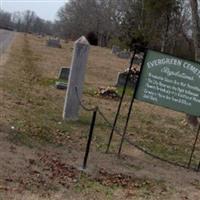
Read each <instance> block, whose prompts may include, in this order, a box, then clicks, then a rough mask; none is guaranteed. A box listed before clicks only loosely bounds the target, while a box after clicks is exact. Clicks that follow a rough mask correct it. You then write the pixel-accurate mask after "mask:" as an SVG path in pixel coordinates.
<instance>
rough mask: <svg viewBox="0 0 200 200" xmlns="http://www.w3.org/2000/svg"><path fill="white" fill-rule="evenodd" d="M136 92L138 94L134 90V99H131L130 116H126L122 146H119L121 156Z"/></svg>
mask: <svg viewBox="0 0 200 200" xmlns="http://www.w3.org/2000/svg"><path fill="white" fill-rule="evenodd" d="M135 94H136V92H133V96H132V99H131V104H130V106H129V111H128V116H127V118H126V124H125V127H124V132H123V135H122V139H121V142H120V146H119V151H118V156H120V153H121V150H122V145H123V142H124V138H125V135H126V131H127V127H128V122H129V119H130V116H131V111H132V107H133V102H134V100H135Z"/></svg>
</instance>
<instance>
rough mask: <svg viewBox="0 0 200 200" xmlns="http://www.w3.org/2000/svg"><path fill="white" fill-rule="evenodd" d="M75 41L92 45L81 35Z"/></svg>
mask: <svg viewBox="0 0 200 200" xmlns="http://www.w3.org/2000/svg"><path fill="white" fill-rule="evenodd" d="M75 43H79V44H85V45H90V43H89V42H88V40H87V39H86V37H85V36H81V37H80V38H79V39H78V40H76V42H75Z"/></svg>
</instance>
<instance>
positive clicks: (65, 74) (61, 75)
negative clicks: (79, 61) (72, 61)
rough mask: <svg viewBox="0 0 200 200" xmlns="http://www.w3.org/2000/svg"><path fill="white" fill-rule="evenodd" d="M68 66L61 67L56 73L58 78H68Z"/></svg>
mask: <svg viewBox="0 0 200 200" xmlns="http://www.w3.org/2000/svg"><path fill="white" fill-rule="evenodd" d="M69 73H70V68H69V67H61V69H60V71H59V75H58V79H62V80H66V81H68V79H69Z"/></svg>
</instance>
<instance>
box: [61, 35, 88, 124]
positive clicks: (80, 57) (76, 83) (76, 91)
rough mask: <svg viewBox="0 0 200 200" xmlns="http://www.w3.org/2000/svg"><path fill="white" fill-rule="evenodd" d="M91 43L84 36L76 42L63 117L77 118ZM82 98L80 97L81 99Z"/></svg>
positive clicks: (68, 118)
mask: <svg viewBox="0 0 200 200" xmlns="http://www.w3.org/2000/svg"><path fill="white" fill-rule="evenodd" d="M89 47H90V44H89V43H88V41H87V39H86V38H85V37H84V36H82V37H81V38H79V39H78V40H77V41H76V42H75V44H74V51H73V58H72V63H71V69H70V75H69V82H68V87H67V93H66V98H65V103H64V110H63V118H64V119H67V120H77V119H78V113H79V107H80V99H81V96H82V91H83V83H84V77H85V71H86V63H87V59H88V53H89ZM79 98H80V99H79Z"/></svg>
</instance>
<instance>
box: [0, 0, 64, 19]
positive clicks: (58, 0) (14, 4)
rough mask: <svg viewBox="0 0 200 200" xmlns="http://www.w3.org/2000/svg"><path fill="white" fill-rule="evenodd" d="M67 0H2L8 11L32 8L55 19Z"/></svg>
mask: <svg viewBox="0 0 200 200" xmlns="http://www.w3.org/2000/svg"><path fill="white" fill-rule="evenodd" d="M65 2H67V0H0V6H1V9H3V10H4V11H8V12H15V11H24V10H32V11H35V13H36V14H37V15H38V16H39V17H41V18H43V19H46V20H51V21H54V20H55V18H56V13H57V11H58V10H59V8H60V7H61V6H63V5H64V4H65Z"/></svg>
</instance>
